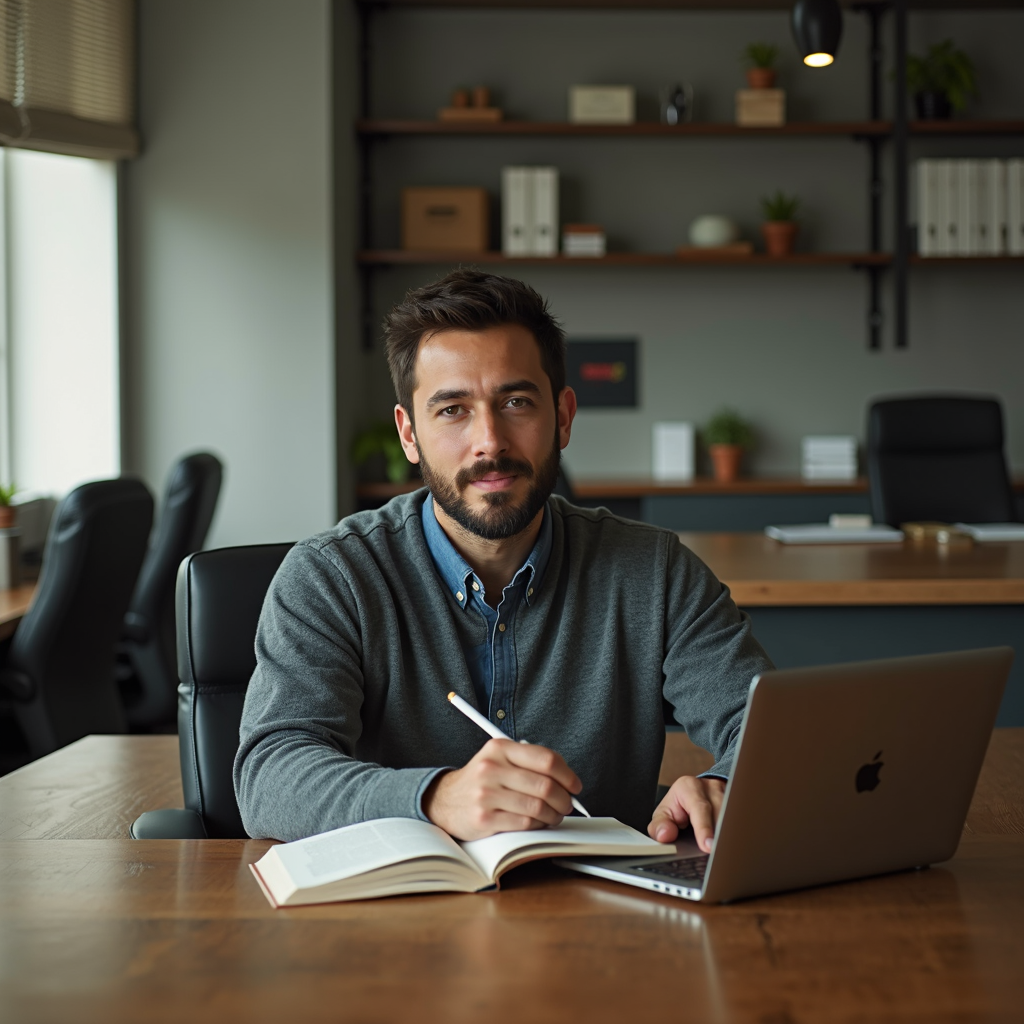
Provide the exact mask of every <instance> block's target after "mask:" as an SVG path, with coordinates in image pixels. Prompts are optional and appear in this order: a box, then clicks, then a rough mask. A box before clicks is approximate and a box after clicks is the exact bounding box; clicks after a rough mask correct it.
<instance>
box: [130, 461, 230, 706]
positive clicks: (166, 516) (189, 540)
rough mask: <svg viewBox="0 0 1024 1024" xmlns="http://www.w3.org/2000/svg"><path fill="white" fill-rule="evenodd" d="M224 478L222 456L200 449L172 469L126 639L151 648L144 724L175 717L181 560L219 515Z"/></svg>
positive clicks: (141, 679)
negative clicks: (176, 605)
mask: <svg viewBox="0 0 1024 1024" xmlns="http://www.w3.org/2000/svg"><path fill="white" fill-rule="evenodd" d="M222 479H223V466H222V464H221V461H220V459H218V458H217V457H216V456H215V455H211V454H210V453H209V452H196V453H194V454H192V455H186V456H185V457H184V458H182V459H180V460H179V461H178V462H177V463H176V464H175V466H174V468H173V469H172V470H171V473H170V476H169V477H168V480H167V489H166V491H165V493H164V501H163V506H162V508H161V509H160V513H159V518H158V521H157V526H156V530H155V532H154V536H153V538H152V541H151V543H150V546H149V550H148V551H147V553H146V558H145V561H144V562H143V564H142V571H141V572H140V573H139V580H138V583H137V584H136V586H135V592H134V593H133V594H132V599H131V603H130V605H129V607H128V612H127V614H126V615H125V620H124V627H125V628H124V639H125V640H126V642H128V643H129V644H135V645H140V646H146V647H147V648H151V652H149V656H147V657H146V658H141V657H139V658H136V659H135V661H136V662H138V663H137V664H136V665H135V669H136V677H137V679H138V684H139V687H140V689H141V693H140V694H139V698H138V699H137V701H136V702H134V703H133V705H132V707H130V708H129V718H130V720H131V721H133V722H137V724H140V725H153V724H157V723H159V722H165V721H169V720H171V721H172V720H173V717H174V704H175V689H176V686H177V674H176V672H175V639H174V587H175V577H176V575H177V572H178V566H179V565H180V564H181V561H182V559H183V558H184V557H185V556H186V555H190V554H192V552H194V551H199V550H200V548H202V546H203V542H204V541H205V540H206V534H207V532H208V531H209V529H210V523H211V521H212V520H213V513H214V510H215V509H216V507H217V498H218V496H219V494H220V487H221V481H222Z"/></svg>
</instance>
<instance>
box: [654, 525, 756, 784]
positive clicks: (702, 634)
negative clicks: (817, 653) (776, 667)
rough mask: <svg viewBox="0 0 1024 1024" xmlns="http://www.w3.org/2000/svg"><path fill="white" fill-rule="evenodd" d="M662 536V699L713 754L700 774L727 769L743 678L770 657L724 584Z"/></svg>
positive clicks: (746, 681) (746, 682) (743, 695)
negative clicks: (664, 597) (665, 554)
mask: <svg viewBox="0 0 1024 1024" xmlns="http://www.w3.org/2000/svg"><path fill="white" fill-rule="evenodd" d="M667 543H668V544H669V552H668V559H667V577H668V578H667V580H666V594H667V600H666V605H665V615H666V620H665V663H664V671H665V684H664V695H665V700H666V701H667V702H668V703H669V704H670V705H671V707H672V711H673V716H674V718H675V720H676V722H678V723H679V725H681V726H683V728H684V729H685V730H686V733H687V735H688V736H689V738H690V739H691V740H693V742H694V743H696V744H697V745H698V746H701V747H704V748H705V749H706V750H709V751H711V754H712V756H713V757H714V758H715V764H714V765H713V767H711V768H709V769H708V771H707V772H706V773H705V774H707V775H717V776H722V777H728V775H729V773H730V772H731V770H732V763H733V759H734V757H735V754H736V741H737V739H738V737H739V730H740V723H741V721H742V719H743V711H744V708H745V707H746V703H747V693H748V691H749V689H750V682H751V680H752V679H753V677H754V676H755V675H757V673H758V672H764V671H765V670H767V669H770V668H772V663H771V661H770V659H769V658H768V655H767V654H765V652H764V649H763V648H762V647H761V645H760V644H759V643H758V642H757V640H755V639H754V634H753V631H752V629H751V625H750V617H749V616H748V615H746V614H745V613H744V612H741V611H740V610H739V608H737V607H736V604H735V602H734V601H733V599H732V597H731V596H730V594H729V588H728V587H726V586H725V585H723V584H722V583H720V582H719V581H718V579H717V578H716V577H715V575H714V573H712V572H711V570H710V569H709V568H708V567H707V566H706V565H705V564H704V563H703V562H702V561H701V560H700V559H699V558H698V557H697V556H696V555H695V554H694V553H693V552H692V551H690V550H689V548H686V547H684V546H683V545H682V544H680V543H678V542H677V541H676V540H675V538H673V537H668V538H667Z"/></svg>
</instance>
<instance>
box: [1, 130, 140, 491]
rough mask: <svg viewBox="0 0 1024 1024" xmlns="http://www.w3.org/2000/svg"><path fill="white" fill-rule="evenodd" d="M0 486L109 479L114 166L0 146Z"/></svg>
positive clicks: (115, 452) (114, 394)
mask: <svg viewBox="0 0 1024 1024" xmlns="http://www.w3.org/2000/svg"><path fill="white" fill-rule="evenodd" d="M0 176H2V195H3V202H2V230H3V235H4V240H5V244H4V246H3V255H2V259H3V267H2V271H3V273H2V275H0V278H2V282H3V289H2V299H3V302H4V306H5V309H4V316H3V318H2V321H0V364H2V365H0V386H2V391H0V428H2V433H0V477H2V478H3V479H4V480H5V481H11V480H13V481H14V482H15V483H16V484H17V486H18V488H19V490H20V491H33V492H39V493H43V494H55V495H62V494H64V493H66V492H67V491H68V490H70V489H71V488H72V487H74V486H75V485H76V484H78V483H81V482H83V481H85V480H89V479H97V478H101V477H110V476H116V475H117V474H118V473H119V472H120V422H119V374H118V362H119V360H118V316H117V311H118V306H117V202H116V168H115V165H114V163H113V162H111V161H105V160H91V159H82V158H79V157H71V156H60V155H56V154H52V153H43V152H33V151H31V150H18V149H0Z"/></svg>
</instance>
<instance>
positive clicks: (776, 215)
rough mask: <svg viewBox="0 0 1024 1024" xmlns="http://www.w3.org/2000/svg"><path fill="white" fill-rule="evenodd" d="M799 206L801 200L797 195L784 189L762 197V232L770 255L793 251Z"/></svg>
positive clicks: (784, 254)
mask: <svg viewBox="0 0 1024 1024" xmlns="http://www.w3.org/2000/svg"><path fill="white" fill-rule="evenodd" d="M799 206H800V200H799V199H797V197H796V196H787V195H786V194H785V193H784V192H782V191H779V192H776V193H775V195H773V196H763V197H762V199H761V210H762V211H763V213H764V223H763V224H762V225H761V234H763V235H764V244H765V247H766V248H767V249H768V255H769V256H788V255H789V254H790V253H791V252H792V251H793V246H794V244H795V243H796V232H797V228H798V226H799V225H798V224H797V223H796V220H795V219H794V218H795V217H796V211H797V209H798V208H799Z"/></svg>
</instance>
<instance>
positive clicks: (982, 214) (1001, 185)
mask: <svg viewBox="0 0 1024 1024" xmlns="http://www.w3.org/2000/svg"><path fill="white" fill-rule="evenodd" d="M978 186H979V192H980V197H981V198H980V202H979V204H978V217H979V234H980V239H979V241H980V252H981V254H982V255H984V256H1001V255H1002V254H1003V253H1005V252H1006V164H1005V163H1003V161H1002V160H982V161H981V166H980V171H979V174H978Z"/></svg>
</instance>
